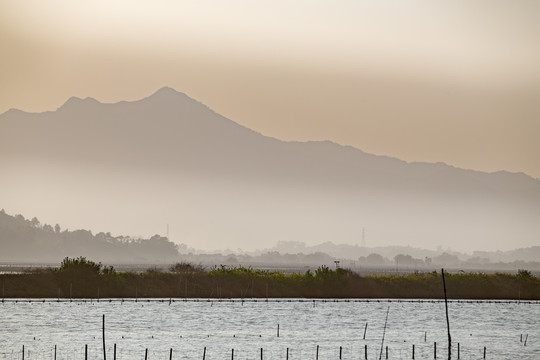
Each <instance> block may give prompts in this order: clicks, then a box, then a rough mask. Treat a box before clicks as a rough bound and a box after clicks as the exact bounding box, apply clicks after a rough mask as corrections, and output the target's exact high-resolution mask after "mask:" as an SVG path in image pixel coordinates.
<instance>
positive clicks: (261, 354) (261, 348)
mask: <svg viewBox="0 0 540 360" xmlns="http://www.w3.org/2000/svg"><path fill="white" fill-rule="evenodd" d="M261 360H263V348H261Z"/></svg>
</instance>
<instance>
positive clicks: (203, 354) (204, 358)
mask: <svg viewBox="0 0 540 360" xmlns="http://www.w3.org/2000/svg"><path fill="white" fill-rule="evenodd" d="M202 360H206V346H205V347H204V350H203V353H202Z"/></svg>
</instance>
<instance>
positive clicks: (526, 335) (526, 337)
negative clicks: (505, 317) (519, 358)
mask: <svg viewBox="0 0 540 360" xmlns="http://www.w3.org/2000/svg"><path fill="white" fill-rule="evenodd" d="M528 338H529V334H525V342H524V343H523V346H527V339H528Z"/></svg>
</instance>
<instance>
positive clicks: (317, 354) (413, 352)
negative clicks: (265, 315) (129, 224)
mask: <svg viewBox="0 0 540 360" xmlns="http://www.w3.org/2000/svg"><path fill="white" fill-rule="evenodd" d="M367 327H368V323H366V326H365V327H364V336H363V339H364V340H365V339H366V332H367ZM102 328H103V359H104V360H107V353H106V351H105V315H103V327H102ZM277 337H279V324H277ZM528 337H529V334H526V336H525V341H523V334H520V342H522V343H523V345H524V346H527V339H528ZM426 340H427V332H424V341H426ZM383 341H384V340H383ZM385 350H386V351H385V355H386V356H385V358H386V359H388V346H386V348H385ZM24 354H25V351H24V345H23V347H22V360H24ZM460 354H461V348H460V343H457V358H458V359H460ZM172 355H173V349H172V348H171V349H170V354H169V360H172ZM342 355H343V347H342V346H340V347H339V359H340V360H341V359H342ZM364 358H365V359H367V358H368V347H367V345H364ZM380 358H382V348H381V354H380V356H379V359H380ZM414 358H415V345H414V344H413V345H412V359H414ZM433 358H434V359H437V342H434V343H433ZM485 358H486V347H485V346H484V359H485ZM84 359H85V360H88V345H85V347H84ZM144 359H145V360H148V348H146V349H145V354H144ZM202 359H203V360H206V347H204V349H203V356H202ZM54 360H56V345H55V346H54ZM113 360H116V344H114V350H113ZM231 360H234V349H232V350H231ZM261 360H264V359H263V348H261ZM286 360H289V348H287V350H286ZM315 360H319V345H317V350H316V352H315Z"/></svg>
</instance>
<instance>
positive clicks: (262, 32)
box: [0, 0, 540, 178]
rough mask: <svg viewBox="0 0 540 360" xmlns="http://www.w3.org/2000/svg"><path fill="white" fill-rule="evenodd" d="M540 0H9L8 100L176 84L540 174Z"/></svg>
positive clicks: (309, 133)
mask: <svg viewBox="0 0 540 360" xmlns="http://www.w3.org/2000/svg"><path fill="white" fill-rule="evenodd" d="M538 44H540V4H539V3H538V2H537V1H521V0H519V1H511V2H507V1H465V0H462V1H451V2H433V1H407V2H402V1H384V2H380V1H338V2H326V1H294V2H290V1H256V2H252V1H227V2H221V1H197V2H184V1H182V2H174V1H149V0H148V1H146V0H142V1H105V0H102V1H92V2H85V1H67V0H65V1H59V0H57V1H54V0H53V1H48V2H42V1H24V2H21V1H12V0H7V1H2V2H1V4H0V48H1V52H2V56H1V57H0V65H1V66H0V68H1V69H2V70H1V75H0V79H1V81H0V113H2V112H4V111H6V110H8V109H9V108H17V109H22V110H26V111H45V110H54V109H56V108H57V107H59V106H60V105H61V104H63V103H64V102H65V100H66V99H67V98H69V97H71V96H78V97H81V98H85V97H88V96H90V97H93V98H96V99H98V100H100V101H103V102H116V101H120V100H136V99H140V98H143V97H145V96H148V94H150V93H152V92H154V91H155V90H156V89H158V88H160V87H162V86H171V87H173V88H175V89H177V90H179V91H182V92H184V93H186V94H189V95H190V96H191V97H193V98H195V99H198V100H199V101H202V102H204V103H205V104H207V105H208V106H210V107H211V108H212V109H214V110H216V111H217V112H219V113H220V114H223V115H224V116H226V117H228V118H230V119H233V120H234V121H236V122H238V123H240V124H242V125H245V126H247V127H249V128H251V129H255V130H257V131H260V132H262V133H263V134H265V135H268V136H273V137H277V138H280V139H284V140H301V141H304V140H327V139H328V140H332V141H335V142H338V143H340V144H345V145H353V146H355V147H357V148H360V149H362V150H364V151H367V152H369V153H374V154H380V155H389V156H394V157H397V158H400V159H403V160H407V161H429V162H438V161H442V162H445V163H448V164H451V165H455V166H458V167H462V168H470V169H477V170H483V171H498V170H508V171H513V172H525V173H527V174H529V175H531V176H533V177H536V178H540V141H538V139H539V135H540V121H538V119H539V118H540V110H539V109H540V107H539V106H538V104H539V103H540V65H539V64H540V46H538Z"/></svg>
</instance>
